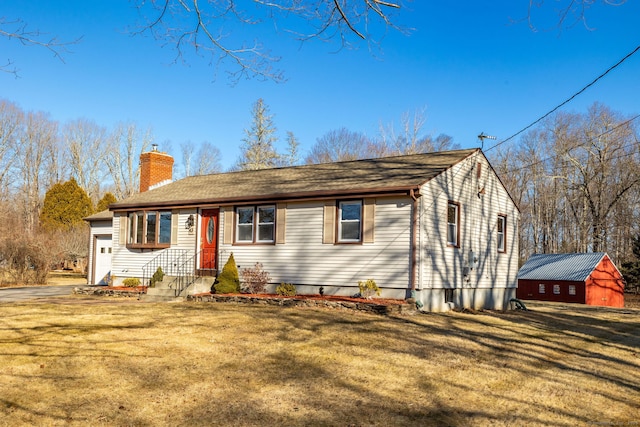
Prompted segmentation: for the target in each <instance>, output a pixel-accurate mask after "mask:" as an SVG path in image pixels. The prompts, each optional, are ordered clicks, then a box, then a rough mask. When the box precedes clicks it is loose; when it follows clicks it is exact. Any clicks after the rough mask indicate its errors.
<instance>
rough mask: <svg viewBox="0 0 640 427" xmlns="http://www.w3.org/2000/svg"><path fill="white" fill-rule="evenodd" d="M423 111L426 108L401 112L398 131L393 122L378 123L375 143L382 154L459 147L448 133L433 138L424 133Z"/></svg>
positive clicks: (428, 151)
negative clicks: (378, 127) (377, 135)
mask: <svg viewBox="0 0 640 427" xmlns="http://www.w3.org/2000/svg"><path fill="white" fill-rule="evenodd" d="M425 112H426V108H422V109H419V110H416V111H414V112H413V114H411V113H409V112H406V113H404V114H402V117H401V118H400V131H399V132H398V131H396V130H395V128H394V125H393V124H389V125H386V126H384V125H382V124H381V125H380V131H379V137H378V141H377V144H378V145H380V146H381V149H382V152H383V155H386V156H394V155H403V154H418V153H430V152H434V151H443V150H451V149H454V148H459V145H457V144H454V143H453V138H451V137H450V136H449V135H445V134H440V135H438V136H437V137H436V138H434V137H433V136H431V135H425V134H424V125H425V123H426V122H427V117H426V114H425Z"/></svg>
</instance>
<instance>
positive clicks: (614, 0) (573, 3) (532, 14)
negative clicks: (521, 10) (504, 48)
mask: <svg viewBox="0 0 640 427" xmlns="http://www.w3.org/2000/svg"><path fill="white" fill-rule="evenodd" d="M626 2H627V0H600V3H602V4H604V5H608V6H621V5H623V4H624V3H626ZM547 3H551V2H547ZM595 3H597V0H556V1H554V2H553V6H549V5H548V4H545V1H544V0H529V9H528V13H527V22H528V23H529V28H531V29H532V30H533V31H537V30H538V25H536V22H537V21H538V20H539V18H538V17H537V13H536V12H538V11H543V12H549V11H552V12H553V13H554V14H555V16H554V22H555V26H556V28H558V29H560V30H562V29H564V28H568V27H573V26H575V25H576V24H579V23H582V24H583V25H584V26H585V27H586V28H588V29H590V27H589V24H588V21H587V15H588V12H589V9H590V8H591V7H592V6H593V5H594V4H595Z"/></svg>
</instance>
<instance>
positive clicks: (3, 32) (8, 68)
mask: <svg viewBox="0 0 640 427" xmlns="http://www.w3.org/2000/svg"><path fill="white" fill-rule="evenodd" d="M0 37H1V38H4V39H7V40H9V41H11V40H13V41H17V42H19V43H21V44H23V45H25V46H36V47H41V48H44V49H46V50H48V51H49V52H50V53H52V54H53V55H54V56H55V57H56V58H58V59H59V60H60V61H62V62H64V57H63V54H64V53H68V47H69V45H72V44H74V43H77V42H78V41H79V40H80V39H79V38H78V39H76V40H72V41H69V42H64V41H61V40H59V39H58V38H57V37H56V36H49V35H48V34H46V33H43V32H41V31H40V30H37V29H36V30H31V29H29V28H28V26H27V24H26V22H25V21H23V20H22V19H8V18H5V17H2V16H0ZM0 71H4V72H9V73H13V74H16V75H17V73H18V69H17V68H16V67H15V65H14V63H13V62H12V61H11V60H10V59H9V60H7V62H6V63H5V64H0Z"/></svg>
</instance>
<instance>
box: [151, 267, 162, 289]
mask: <svg viewBox="0 0 640 427" xmlns="http://www.w3.org/2000/svg"><path fill="white" fill-rule="evenodd" d="M163 279H164V271H162V267H158V269H157V270H156V272H155V273H153V276H151V280H149V286H151V287H154V286H155V285H156V283H158V282H162V280H163Z"/></svg>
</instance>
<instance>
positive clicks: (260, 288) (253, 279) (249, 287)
mask: <svg viewBox="0 0 640 427" xmlns="http://www.w3.org/2000/svg"><path fill="white" fill-rule="evenodd" d="M269 280H271V278H270V277H269V273H268V272H266V271H264V270H263V269H262V264H261V263H259V262H256V265H254V266H253V268H243V269H242V284H243V288H244V289H243V290H244V291H245V292H247V293H250V294H262V293H264V292H265V288H266V286H267V283H269Z"/></svg>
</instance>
